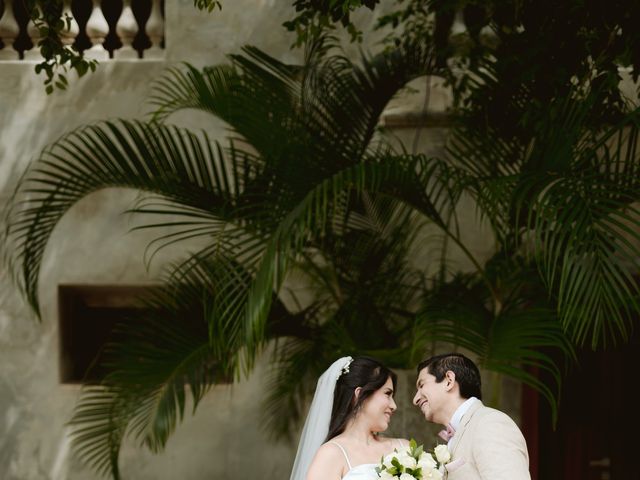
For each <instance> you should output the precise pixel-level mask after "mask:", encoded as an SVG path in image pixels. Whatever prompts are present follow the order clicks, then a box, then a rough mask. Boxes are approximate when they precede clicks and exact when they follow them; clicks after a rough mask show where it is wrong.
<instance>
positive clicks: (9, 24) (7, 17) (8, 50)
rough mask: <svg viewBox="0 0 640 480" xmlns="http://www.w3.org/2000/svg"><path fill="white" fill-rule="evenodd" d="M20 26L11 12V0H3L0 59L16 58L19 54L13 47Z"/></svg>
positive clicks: (0, 22)
mask: <svg viewBox="0 0 640 480" xmlns="http://www.w3.org/2000/svg"><path fill="white" fill-rule="evenodd" d="M19 33H20V26H19V25H18V22H17V21H16V17H15V15H14V14H13V0H4V13H3V14H2V16H1V17H0V39H2V43H3V44H4V48H3V49H2V50H0V60H18V59H19V58H20V55H19V53H18V51H17V50H15V49H14V48H13V42H15V40H16V38H17V37H18V34H19Z"/></svg>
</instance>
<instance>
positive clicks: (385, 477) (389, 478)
mask: <svg viewBox="0 0 640 480" xmlns="http://www.w3.org/2000/svg"><path fill="white" fill-rule="evenodd" d="M379 475H380V478H381V479H382V480H395V478H396V477H395V476H394V475H391V474H390V473H389V472H387V471H386V470H382V471H381V472H380V473H379Z"/></svg>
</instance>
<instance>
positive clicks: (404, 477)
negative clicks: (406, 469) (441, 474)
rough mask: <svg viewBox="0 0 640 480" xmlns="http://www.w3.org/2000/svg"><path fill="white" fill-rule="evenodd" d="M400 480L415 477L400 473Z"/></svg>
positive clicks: (411, 479) (408, 479)
mask: <svg viewBox="0 0 640 480" xmlns="http://www.w3.org/2000/svg"><path fill="white" fill-rule="evenodd" d="M400 480H416V477H414V476H413V475H409V474H408V473H403V474H402V475H400Z"/></svg>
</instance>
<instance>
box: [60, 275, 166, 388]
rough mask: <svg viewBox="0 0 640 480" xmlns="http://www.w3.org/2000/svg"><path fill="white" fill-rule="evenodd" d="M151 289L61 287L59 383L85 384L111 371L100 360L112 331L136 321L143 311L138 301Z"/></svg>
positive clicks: (142, 287) (136, 287)
mask: <svg viewBox="0 0 640 480" xmlns="http://www.w3.org/2000/svg"><path fill="white" fill-rule="evenodd" d="M152 288H155V287H152V286H139V285H136V286H103V285H101V286H95V285H60V287H59V289H58V308H59V329H60V335H59V338H60V381H61V382H62V383H86V382H96V381H99V380H101V379H102V378H103V377H104V375H105V374H106V373H108V372H106V371H105V369H104V367H102V366H101V365H100V364H101V359H102V352H103V350H104V346H105V344H106V343H107V342H108V341H109V339H110V337H111V334H112V331H113V328H114V326H115V325H116V324H117V323H121V322H123V321H127V322H129V321H135V318H136V314H137V313H139V312H140V309H141V308H142V306H141V303H140V301H139V298H140V297H141V296H142V295H143V294H144V293H146V292H149V290H150V289H152Z"/></svg>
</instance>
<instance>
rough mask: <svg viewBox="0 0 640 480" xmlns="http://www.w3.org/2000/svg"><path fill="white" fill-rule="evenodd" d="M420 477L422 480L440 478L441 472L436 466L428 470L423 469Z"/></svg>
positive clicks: (437, 479)
mask: <svg viewBox="0 0 640 480" xmlns="http://www.w3.org/2000/svg"><path fill="white" fill-rule="evenodd" d="M422 478H423V479H424V480H442V473H441V472H440V470H438V469H437V468H434V469H432V470H429V471H428V472H424V471H423V472H422Z"/></svg>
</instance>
